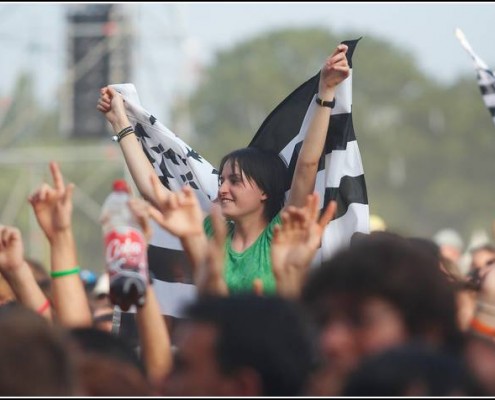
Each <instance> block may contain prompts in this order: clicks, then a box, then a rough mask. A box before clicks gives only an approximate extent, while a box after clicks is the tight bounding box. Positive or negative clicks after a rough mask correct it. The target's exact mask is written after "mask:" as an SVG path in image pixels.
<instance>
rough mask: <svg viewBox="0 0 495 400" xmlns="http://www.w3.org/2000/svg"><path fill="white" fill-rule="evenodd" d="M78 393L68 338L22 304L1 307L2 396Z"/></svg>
mask: <svg viewBox="0 0 495 400" xmlns="http://www.w3.org/2000/svg"><path fill="white" fill-rule="evenodd" d="M78 393H80V392H79V390H78V385H77V379H76V369H75V361H74V352H73V351H72V348H71V346H70V341H69V339H68V337H67V336H66V334H65V333H64V332H62V331H61V330H58V329H57V328H56V327H54V326H52V325H49V324H48V322H47V321H46V320H45V319H44V318H42V317H41V316H39V315H38V314H36V313H35V312H34V311H31V310H30V309H27V308H25V307H23V306H21V305H19V304H15V303H11V304H9V305H8V306H3V307H0V396H50V397H51V396H73V395H77V394H78Z"/></svg>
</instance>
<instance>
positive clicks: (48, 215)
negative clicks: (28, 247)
mask: <svg viewBox="0 0 495 400" xmlns="http://www.w3.org/2000/svg"><path fill="white" fill-rule="evenodd" d="M50 172H51V175H52V178H53V187H52V186H50V185H48V184H47V183H43V184H42V185H41V187H40V188H38V189H37V190H36V191H35V192H34V193H33V194H32V195H31V196H29V198H28V200H29V202H30V203H31V205H32V207H33V210H34V213H35V215H36V219H37V220H38V223H39V225H40V227H41V229H42V230H43V232H44V233H45V235H46V237H47V238H48V240H49V241H52V240H53V238H54V236H55V235H56V234H57V233H60V232H64V231H68V230H70V229H71V219H72V193H73V191H74V185H73V184H72V183H70V184H68V185H67V186H66V185H65V183H64V179H63V176H62V173H61V172H60V168H59V166H58V164H57V163H56V162H53V161H52V162H50Z"/></svg>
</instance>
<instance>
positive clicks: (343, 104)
mask: <svg viewBox="0 0 495 400" xmlns="http://www.w3.org/2000/svg"><path fill="white" fill-rule="evenodd" d="M358 40H359V39H357V40H351V41H345V42H343V43H344V44H347V45H348V46H349V50H348V51H347V59H348V63H349V66H350V67H351V73H350V75H349V77H348V78H347V79H346V80H345V81H344V82H342V83H341V84H340V85H339V86H338V89H337V91H336V96H335V97H336V105H335V108H334V109H333V111H332V116H331V122H330V128H329V131H328V137H327V141H326V144H325V151H324V155H323V156H322V158H321V162H320V168H319V172H318V175H317V180H316V190H317V191H318V192H319V193H320V198H321V208H322V209H323V207H325V206H326V204H328V202H329V201H330V200H332V199H336V200H337V203H338V209H337V215H336V217H335V219H334V220H333V221H331V222H330V223H329V225H328V227H327V228H326V230H325V233H324V236H323V240H322V248H321V249H320V251H319V253H318V256H317V258H316V259H315V260H321V259H324V258H328V257H330V256H331V255H332V254H333V253H334V252H335V251H336V250H337V249H338V248H340V247H342V246H345V245H348V244H349V241H350V238H351V236H352V234H353V233H354V232H363V233H368V232H369V208H368V200H367V194H366V185H365V180H364V173H363V166H362V162H361V155H360V153H359V148H358V145H357V141H356V136H355V133H354V128H353V124H352V113H351V111H352V110H351V109H352V55H353V52H354V49H355V47H356V45H357V42H358ZM318 81H319V72H318V74H316V75H315V76H314V77H313V78H311V79H310V80H308V81H307V82H305V83H304V84H302V85H301V86H300V87H299V88H297V89H296V90H295V91H294V92H292V93H291V94H290V95H289V96H288V97H287V98H286V99H285V100H283V101H282V102H281V103H280V104H279V105H278V106H277V107H276V108H275V109H274V110H273V112H272V113H271V114H270V115H269V116H268V117H267V118H266V120H265V121H264V122H263V124H262V125H261V127H260V129H259V130H258V132H257V133H256V135H255V136H254V138H253V140H252V141H251V143H250V146H256V147H261V148H265V149H272V150H274V151H277V152H279V154H280V157H282V159H283V160H285V161H286V163H287V165H288V167H289V169H290V171H291V173H293V171H294V167H295V163H296V160H297V156H298V154H299V149H300V147H301V144H302V140H303V138H304V136H305V134H306V130H307V128H308V122H309V119H310V117H311V114H312V112H314V109H315V107H317V105H316V103H315V101H314V99H315V96H316V93H317V91H318ZM112 87H114V88H115V89H116V90H117V91H118V92H119V93H121V94H122V96H123V97H124V99H125V105H126V111H127V116H128V117H129V120H130V122H131V124H132V125H133V126H134V128H135V131H136V135H137V137H138V140H139V141H140V142H141V145H142V148H143V151H144V152H145V154H146V155H147V157H148V159H149V161H150V162H151V164H152V165H153V167H154V169H155V171H156V173H157V174H158V176H159V177H160V180H161V181H162V183H163V184H164V185H165V186H166V187H168V188H169V189H171V190H174V191H175V190H178V189H179V188H180V187H181V186H183V185H184V184H186V183H188V184H190V185H191V187H193V188H194V189H196V193H197V194H198V196H199V199H200V203H201V206H202V207H203V209H204V210H205V211H207V212H209V210H210V206H211V202H212V201H213V200H214V199H215V198H216V196H217V191H218V171H217V170H216V169H215V168H214V167H213V166H212V165H211V164H210V163H209V162H208V161H206V160H205V159H204V158H203V157H201V156H200V155H199V154H198V153H197V152H195V151H194V150H193V149H192V148H191V147H190V146H188V145H187V144H186V143H185V142H184V141H182V140H181V139H180V138H179V137H178V136H176V135H175V134H174V133H173V132H171V131H170V130H169V129H168V128H166V127H165V126H164V125H162V124H161V123H160V122H159V121H158V120H157V119H156V118H155V117H153V116H152V115H151V114H150V113H149V112H148V111H146V110H145V109H144V108H143V107H142V106H141V105H140V103H139V98H138V95H137V92H136V89H135V87H134V85H132V84H121V85H112ZM148 261H149V267H150V271H151V272H152V274H153V277H154V282H153V286H154V289H155V292H156V294H157V297H158V301H159V303H160V308H161V311H162V314H164V315H167V316H171V317H176V318H182V317H183V314H182V308H183V305H184V304H185V303H187V302H189V301H191V300H193V299H194V297H195V295H196V290H195V286H194V285H193V284H192V275H191V270H190V266H189V263H188V261H187V258H186V256H185V254H184V253H183V251H182V248H181V245H180V241H179V240H178V239H177V238H175V237H173V236H172V235H170V234H169V233H168V232H165V231H164V230H162V229H160V228H159V227H158V226H156V225H154V226H153V237H152V239H151V241H150V246H149V251H148ZM315 264H317V262H316V261H315ZM122 321H124V319H123V320H122Z"/></svg>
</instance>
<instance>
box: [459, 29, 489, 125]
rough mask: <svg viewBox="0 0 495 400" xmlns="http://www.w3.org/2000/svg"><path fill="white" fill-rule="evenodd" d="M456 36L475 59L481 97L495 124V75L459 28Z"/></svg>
mask: <svg viewBox="0 0 495 400" xmlns="http://www.w3.org/2000/svg"><path fill="white" fill-rule="evenodd" d="M455 35H456V36H457V38H458V39H459V42H460V43H461V45H462V47H463V48H464V49H465V50H466V51H467V52H468V54H469V55H470V56H471V58H472V59H473V63H474V68H475V69H476V73H477V75H478V85H479V87H480V91H481V96H482V97H483V102H484V103H485V106H486V108H487V109H488V111H489V112H490V115H491V116H492V121H493V123H494V124H495V75H494V73H493V71H491V70H490V69H489V68H488V66H487V65H486V63H485V62H484V61H483V60H482V59H481V58H480V57H479V56H478V55H477V54H476V53H475V52H474V50H473V48H472V47H471V45H470V44H469V42H468V41H467V39H466V36H465V35H464V33H463V32H462V31H461V30H460V29H459V28H457V29H456V31H455Z"/></svg>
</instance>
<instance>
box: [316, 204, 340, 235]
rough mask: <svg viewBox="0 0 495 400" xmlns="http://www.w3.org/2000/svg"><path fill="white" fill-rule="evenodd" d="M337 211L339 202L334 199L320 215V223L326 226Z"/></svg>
mask: <svg viewBox="0 0 495 400" xmlns="http://www.w3.org/2000/svg"><path fill="white" fill-rule="evenodd" d="M336 212H337V202H336V201H335V200H332V201H330V203H328V205H327V208H326V209H325V211H324V212H323V215H322V216H321V217H320V220H319V221H318V225H320V226H321V227H322V228H324V227H325V226H326V225H327V224H328V223H329V222H330V221H331V220H332V219H333V217H334V216H335V213H336Z"/></svg>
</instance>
